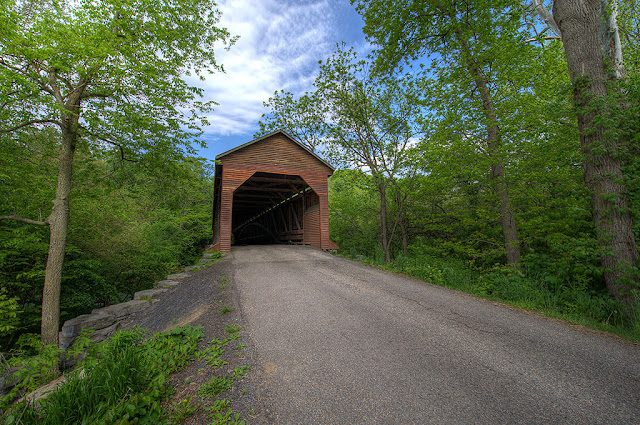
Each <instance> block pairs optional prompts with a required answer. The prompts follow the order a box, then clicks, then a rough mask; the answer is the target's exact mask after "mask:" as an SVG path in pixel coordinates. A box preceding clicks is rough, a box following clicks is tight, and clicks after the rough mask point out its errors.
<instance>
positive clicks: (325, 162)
mask: <svg viewBox="0 0 640 425" xmlns="http://www.w3.org/2000/svg"><path fill="white" fill-rule="evenodd" d="M278 133H279V134H282V135H283V136H285V137H286V138H287V139H289V140H291V141H292V142H293V143H295V144H296V145H298V146H300V147H301V148H302V149H304V150H305V151H307V152H308V153H309V154H310V155H312V156H313V157H314V158H316V159H317V160H318V161H320V162H322V163H323V164H324V165H326V166H327V167H329V168H330V169H331V171H335V169H334V168H333V167H332V166H331V165H330V164H329V163H328V162H327V161H325V160H324V159H322V158H320V157H319V156H318V155H317V154H316V153H315V152H313V151H312V150H311V149H309V148H308V147H306V146H305V145H303V144H302V143H300V142H298V141H297V140H296V139H294V138H293V137H291V136H290V135H289V134H288V133H287V132H285V131H284V130H276V131H273V132H271V133H269V134H265V135H264V136H260V137H258V138H257V139H254V140H252V141H250V142H247V143H245V144H242V145H240V146H236V147H235V148H233V149H229V150H228V151H226V152H222V153H221V154H219V155H216V159H220V158H222V157H223V156H226V155H229V154H231V153H234V152H237V151H239V150H241V149H244V148H246V147H247V146H251V145H253V144H254V143H258V142H260V141H262V140H264V139H267V138H269V137H271V136H275V135H276V134H278Z"/></svg>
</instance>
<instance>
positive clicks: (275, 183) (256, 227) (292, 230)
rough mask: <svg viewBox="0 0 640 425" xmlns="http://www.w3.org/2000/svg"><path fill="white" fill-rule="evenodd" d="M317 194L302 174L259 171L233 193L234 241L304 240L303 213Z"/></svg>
mask: <svg viewBox="0 0 640 425" xmlns="http://www.w3.org/2000/svg"><path fill="white" fill-rule="evenodd" d="M315 205H318V196H317V195H316V194H315V192H314V191H313V190H312V189H311V188H310V187H309V185H308V184H307V183H306V182H305V181H304V180H303V179H302V178H300V177H299V176H292V175H286V174H273V173H264V172H257V173H255V174H254V175H253V176H251V177H250V178H249V179H248V180H247V181H245V182H244V183H243V184H242V185H241V186H240V187H238V188H237V189H236V190H235V192H234V194H233V213H232V223H233V225H232V232H233V237H234V243H235V244H272V243H292V244H303V243H305V240H304V239H305V237H304V231H303V230H304V213H305V211H309V210H310V209H312V207H313V206H315Z"/></svg>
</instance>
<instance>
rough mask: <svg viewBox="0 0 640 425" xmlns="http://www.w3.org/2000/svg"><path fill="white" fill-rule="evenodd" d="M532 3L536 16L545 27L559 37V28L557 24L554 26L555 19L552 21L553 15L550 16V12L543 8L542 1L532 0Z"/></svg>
mask: <svg viewBox="0 0 640 425" xmlns="http://www.w3.org/2000/svg"><path fill="white" fill-rule="evenodd" d="M532 1H533V7H534V8H535V10H536V12H538V15H539V16H540V18H542V20H543V21H544V23H545V24H547V26H548V27H549V29H550V30H551V31H553V32H554V33H556V35H558V36H560V35H561V34H560V28H558V24H556V21H555V19H553V15H552V14H551V12H549V11H548V10H547V8H546V7H544V5H543V4H542V0H532Z"/></svg>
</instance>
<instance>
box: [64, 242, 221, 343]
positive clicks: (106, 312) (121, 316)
mask: <svg viewBox="0 0 640 425" xmlns="http://www.w3.org/2000/svg"><path fill="white" fill-rule="evenodd" d="M213 255H214V254H213V253H205V254H204V257H203V258H202V259H200V260H199V261H198V264H197V265H195V266H188V267H185V271H184V273H176V274H172V275H169V276H167V278H166V279H165V280H161V281H160V282H156V283H155V284H154V288H153V289H146V290H144V291H139V292H136V293H135V294H134V295H133V300H131V301H127V302H124V303H120V304H114V305H110V306H108V307H103V308H98V309H96V310H93V311H92V312H91V314H83V315H82V316H78V317H76V318H74V319H71V320H67V321H66V322H64V324H63V325H62V331H61V332H60V335H59V338H58V340H59V347H60V348H61V349H63V350H67V349H68V348H69V347H71V345H73V343H74V341H75V340H76V339H77V338H78V336H79V335H80V333H81V332H82V330H83V329H89V330H92V331H93V332H92V333H91V335H90V338H91V339H92V340H94V341H95V342H100V341H104V340H105V339H107V338H109V337H110V336H111V335H113V334H114V332H116V331H117V330H118V329H120V327H121V326H122V324H123V323H125V322H126V321H127V319H128V318H129V317H130V316H131V315H132V314H133V313H136V312H138V311H140V310H143V309H145V308H147V307H149V306H150V305H151V304H153V303H154V302H156V301H157V300H158V299H159V298H160V297H161V296H162V294H164V293H165V292H167V291H168V290H169V289H171V288H173V287H175V286H178V285H179V284H180V281H181V279H184V278H187V277H189V276H190V274H189V273H190V272H193V271H197V270H199V269H201V268H204V267H207V266H208V265H210V264H212V263H214V262H215V260H214V259H213V258H212V257H213Z"/></svg>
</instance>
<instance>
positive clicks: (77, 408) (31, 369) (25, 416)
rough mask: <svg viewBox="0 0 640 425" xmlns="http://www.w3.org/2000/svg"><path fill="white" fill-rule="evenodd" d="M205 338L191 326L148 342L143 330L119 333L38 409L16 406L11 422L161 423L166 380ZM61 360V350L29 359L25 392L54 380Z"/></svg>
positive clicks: (91, 351) (91, 352) (93, 349)
mask: <svg viewBox="0 0 640 425" xmlns="http://www.w3.org/2000/svg"><path fill="white" fill-rule="evenodd" d="M202 336H203V333H202V329H201V328H199V327H198V328H194V327H191V326H184V327H176V328H174V329H172V330H171V331H168V332H163V333H158V334H155V335H153V336H152V337H151V338H148V339H146V337H147V335H146V332H145V331H144V330H141V329H136V330H126V331H119V332H117V333H116V334H115V335H114V336H113V337H112V339H110V340H108V341H105V342H102V343H100V344H95V345H91V346H89V347H88V352H87V357H86V358H85V360H84V361H83V362H82V363H81V364H80V365H79V367H78V368H77V369H76V370H75V371H74V372H72V373H71V374H69V375H67V377H66V382H65V383H64V384H62V385H60V386H59V387H58V388H57V389H56V390H55V391H53V392H52V393H51V394H50V395H49V396H48V397H47V398H46V399H43V400H41V401H40V402H39V403H38V404H37V405H36V406H33V405H25V402H23V403H20V404H18V405H17V406H12V408H11V410H9V411H8V414H7V416H6V418H7V419H6V420H7V421H9V423H12V422H11V421H12V420H15V418H16V416H18V415H22V419H21V422H20V423H22V424H25V425H27V424H36V423H38V424H56V425H59V424H75V423H92V424H111V423H141V424H157V423H160V422H161V421H162V419H163V417H164V413H163V410H162V408H161V405H160V402H161V399H162V397H163V396H164V395H165V394H166V392H167V388H166V385H165V382H166V377H167V376H168V375H169V374H170V373H172V372H173V371H176V370H178V369H180V368H182V367H183V366H184V365H186V364H187V362H188V361H189V360H190V359H191V358H193V356H194V354H195V352H196V351H197V349H198V341H199V340H200V339H202ZM82 345H83V348H86V344H85V343H84V342H83V343H82ZM58 356H59V352H58V351H57V349H54V348H52V347H45V349H44V350H43V352H42V353H41V354H40V355H39V356H37V358H36V359H33V360H29V361H28V362H27V363H26V364H25V365H26V367H25V368H23V369H21V370H20V371H19V372H18V373H17V376H18V377H19V378H20V384H19V387H20V388H21V390H26V389H31V388H33V386H34V385H35V384H36V382H35V380H38V383H40V382H43V381H44V380H45V379H48V378H50V377H51V376H48V375H47V374H48V371H50V370H52V366H53V365H57V362H58ZM53 369H54V370H57V369H56V368H53ZM12 396H13V395H12V394H10V395H9V397H12Z"/></svg>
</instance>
